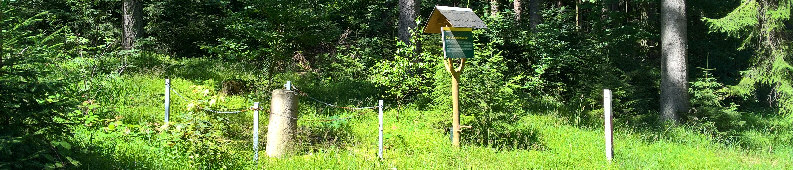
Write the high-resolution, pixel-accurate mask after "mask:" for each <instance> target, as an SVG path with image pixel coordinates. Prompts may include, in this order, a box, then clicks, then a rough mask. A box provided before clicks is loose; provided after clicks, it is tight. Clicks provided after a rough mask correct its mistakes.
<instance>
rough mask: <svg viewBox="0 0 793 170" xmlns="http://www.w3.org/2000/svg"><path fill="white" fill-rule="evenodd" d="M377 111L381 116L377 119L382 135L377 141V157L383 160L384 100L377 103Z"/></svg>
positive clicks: (380, 134)
mask: <svg viewBox="0 0 793 170" xmlns="http://www.w3.org/2000/svg"><path fill="white" fill-rule="evenodd" d="M377 109H378V111H379V113H380V114H378V116H377V118H378V119H380V131H379V132H380V133H379V139H378V141H377V157H378V158H380V159H383V100H378V101H377Z"/></svg>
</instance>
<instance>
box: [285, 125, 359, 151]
mask: <svg viewBox="0 0 793 170" xmlns="http://www.w3.org/2000/svg"><path fill="white" fill-rule="evenodd" d="M317 125H318V126H317ZM351 128H352V127H350V125H349V124H348V123H347V122H343V121H342V122H338V121H337V122H326V123H321V124H314V126H302V127H299V128H298V131H297V133H296V137H295V142H296V144H297V145H298V146H299V150H300V152H299V153H307V152H313V151H318V150H320V149H322V148H334V147H338V148H343V147H345V146H346V145H347V144H349V142H350V141H352V138H353V135H352V133H351Z"/></svg>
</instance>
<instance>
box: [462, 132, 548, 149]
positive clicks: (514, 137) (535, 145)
mask: <svg viewBox="0 0 793 170" xmlns="http://www.w3.org/2000/svg"><path fill="white" fill-rule="evenodd" d="M463 131H464V132H465V131H468V132H467V133H462V134H461V138H463V141H470V142H469V143H470V144H471V145H476V146H481V147H490V148H495V149H499V150H517V149H520V150H537V151H542V150H545V149H547V147H546V146H545V144H543V143H542V141H540V139H539V132H537V131H536V130H534V129H529V128H510V129H507V128H504V127H501V128H499V127H486V128H479V129H477V128H474V129H471V130H463ZM449 132H451V131H449Z"/></svg>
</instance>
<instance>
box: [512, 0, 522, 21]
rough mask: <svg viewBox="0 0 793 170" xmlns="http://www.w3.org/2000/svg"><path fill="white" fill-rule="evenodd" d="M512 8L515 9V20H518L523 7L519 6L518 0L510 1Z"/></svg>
mask: <svg viewBox="0 0 793 170" xmlns="http://www.w3.org/2000/svg"><path fill="white" fill-rule="evenodd" d="M512 9H513V10H515V21H520V15H521V14H522V13H521V12H522V11H523V7H521V6H520V0H514V1H512Z"/></svg>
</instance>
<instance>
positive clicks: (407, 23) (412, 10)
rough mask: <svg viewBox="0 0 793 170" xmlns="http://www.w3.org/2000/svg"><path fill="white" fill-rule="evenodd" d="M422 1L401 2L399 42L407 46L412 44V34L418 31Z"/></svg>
mask: <svg viewBox="0 0 793 170" xmlns="http://www.w3.org/2000/svg"><path fill="white" fill-rule="evenodd" d="M420 4H421V0H399V22H398V23H397V25H398V27H399V30H398V31H399V32H398V34H399V35H398V36H399V40H401V41H402V42H404V43H405V44H411V43H410V37H411V32H412V30H413V29H416V17H418V13H419V12H418V11H419V5H420Z"/></svg>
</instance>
